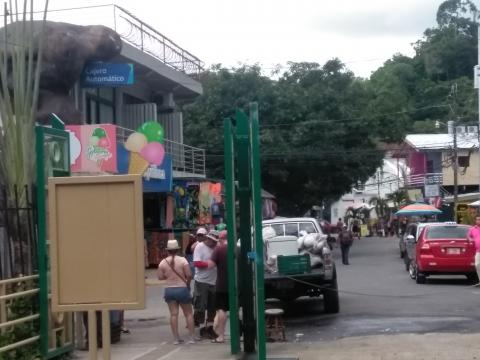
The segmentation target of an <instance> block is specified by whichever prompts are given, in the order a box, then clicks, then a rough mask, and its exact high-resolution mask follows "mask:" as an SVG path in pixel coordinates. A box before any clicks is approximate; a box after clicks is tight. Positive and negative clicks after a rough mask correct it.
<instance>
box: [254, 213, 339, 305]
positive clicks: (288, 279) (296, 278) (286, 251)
mask: <svg viewBox="0 0 480 360" xmlns="http://www.w3.org/2000/svg"><path fill="white" fill-rule="evenodd" d="M262 226H263V228H264V230H265V228H268V227H270V228H271V229H273V230H274V231H275V235H276V236H275V237H273V238H271V239H268V240H266V239H265V238H264V242H266V246H265V248H266V251H265V252H266V262H267V263H268V262H269V261H270V260H269V259H278V257H279V256H289V257H295V256H298V257H301V256H305V254H306V252H304V254H303V255H302V254H300V253H299V245H298V242H297V239H298V238H299V237H301V236H302V234H305V233H307V234H316V235H317V238H320V239H321V242H320V243H319V244H320V246H321V248H320V249H319V248H316V254H317V255H312V259H313V258H315V260H316V261H312V266H311V268H310V269H309V270H308V271H303V272H301V273H293V274H292V273H289V274H284V273H281V271H269V270H266V271H265V275H264V277H265V298H277V299H280V300H282V301H293V300H295V299H297V298H299V297H300V296H310V297H316V296H320V295H322V296H323V302H324V309H325V312H327V313H338V312H339V310H340V303H339V296H338V291H337V289H338V285H337V273H336V270H335V263H334V262H333V257H332V253H331V250H330V247H329V246H328V244H327V241H326V237H327V236H326V235H324V234H323V232H322V229H321V227H320V225H319V224H318V222H317V220H316V219H315V218H275V219H272V220H265V221H263V223H262ZM268 268H269V267H268V266H265V269H268ZM311 284H313V285H316V286H313V285H311Z"/></svg>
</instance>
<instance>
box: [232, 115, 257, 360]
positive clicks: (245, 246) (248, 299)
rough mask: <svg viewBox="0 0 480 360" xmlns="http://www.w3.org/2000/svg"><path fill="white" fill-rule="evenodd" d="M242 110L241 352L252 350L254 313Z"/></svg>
mask: <svg viewBox="0 0 480 360" xmlns="http://www.w3.org/2000/svg"><path fill="white" fill-rule="evenodd" d="M248 123H249V121H248V117H247V116H246V115H245V113H244V112H242V111H240V110H237V111H236V129H237V136H236V138H237V149H236V150H237V157H238V198H239V211H240V239H241V240H240V242H241V247H240V259H239V261H238V266H239V278H240V279H239V280H240V282H239V285H240V289H241V294H240V300H241V305H242V314H243V347H244V352H246V353H254V352H255V338H256V336H255V332H256V323H255V313H254V300H253V295H254V293H253V271H252V266H251V264H250V261H249V256H250V255H251V252H252V233H251V225H252V222H251V203H250V196H251V191H250V190H251V189H250V185H251V183H250V170H251V167H250V137H249V135H250V126H249V124H248Z"/></svg>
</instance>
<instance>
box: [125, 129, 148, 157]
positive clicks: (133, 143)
mask: <svg viewBox="0 0 480 360" xmlns="http://www.w3.org/2000/svg"><path fill="white" fill-rule="evenodd" d="M147 143H148V141H147V137H146V136H145V135H144V134H142V133H139V132H134V133H133V134H130V136H129V137H128V138H127V141H126V142H125V149H127V150H128V151H132V152H137V153H139V152H140V150H142V148H143V147H144V146H145V145H147Z"/></svg>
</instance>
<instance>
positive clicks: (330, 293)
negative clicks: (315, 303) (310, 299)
mask: <svg viewBox="0 0 480 360" xmlns="http://www.w3.org/2000/svg"><path fill="white" fill-rule="evenodd" d="M323 306H324V309H325V312H326V313H328V314H336V313H338V312H339V311H340V299H339V297H338V284H337V278H336V277H335V279H334V280H333V283H332V285H331V286H330V287H329V288H328V289H325V290H323Z"/></svg>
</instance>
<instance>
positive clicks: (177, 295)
mask: <svg viewBox="0 0 480 360" xmlns="http://www.w3.org/2000/svg"><path fill="white" fill-rule="evenodd" d="M226 242H227V231H226V230H221V231H219V229H217V230H211V231H207V229H206V228H204V227H200V228H199V229H197V231H196V233H195V235H194V236H192V239H191V241H190V242H189V244H188V246H187V248H186V249H185V253H186V257H183V256H180V250H181V248H180V246H179V244H178V241H177V240H169V241H168V243H167V249H166V250H167V252H168V256H167V257H166V258H165V259H163V260H162V261H161V262H160V264H159V265H158V278H159V279H160V280H165V281H166V284H165V292H164V299H165V302H166V303H167V304H168V308H169V311H170V327H171V330H172V334H173V337H174V344H182V343H183V342H184V340H183V339H182V338H181V337H180V335H179V329H178V315H179V310H180V308H181V309H182V312H183V315H184V316H185V319H186V322H187V328H188V331H189V337H190V339H189V341H188V343H190V344H193V343H195V342H196V341H199V340H200V339H201V337H200V336H197V335H196V332H195V328H196V327H200V326H202V325H204V327H203V329H201V331H200V335H203V334H205V335H206V336H209V337H211V338H213V339H212V342H213V343H223V342H224V341H225V326H226V322H227V311H228V284H227V279H228V278H227V243H226ZM192 279H193V281H194V285H193V298H192V290H191V286H190V285H191V281H192ZM192 300H193V301H192ZM192 302H193V307H192ZM210 329H211V330H210ZM202 330H203V331H202Z"/></svg>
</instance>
